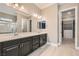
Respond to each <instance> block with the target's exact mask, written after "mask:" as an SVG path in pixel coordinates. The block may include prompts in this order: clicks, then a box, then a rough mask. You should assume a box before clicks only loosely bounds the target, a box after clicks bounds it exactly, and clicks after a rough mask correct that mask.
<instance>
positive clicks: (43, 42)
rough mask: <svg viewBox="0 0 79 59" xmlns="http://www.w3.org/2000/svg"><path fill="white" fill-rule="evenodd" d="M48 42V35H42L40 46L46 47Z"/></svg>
mask: <svg viewBox="0 0 79 59" xmlns="http://www.w3.org/2000/svg"><path fill="white" fill-rule="evenodd" d="M46 42H47V34H42V35H40V46H42V45H44V44H45V43H46Z"/></svg>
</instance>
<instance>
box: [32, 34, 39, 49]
mask: <svg viewBox="0 0 79 59" xmlns="http://www.w3.org/2000/svg"><path fill="white" fill-rule="evenodd" d="M39 38H40V36H39V35H37V36H33V50H35V49H37V48H38V47H39V45H40V44H39V42H40V41H39Z"/></svg>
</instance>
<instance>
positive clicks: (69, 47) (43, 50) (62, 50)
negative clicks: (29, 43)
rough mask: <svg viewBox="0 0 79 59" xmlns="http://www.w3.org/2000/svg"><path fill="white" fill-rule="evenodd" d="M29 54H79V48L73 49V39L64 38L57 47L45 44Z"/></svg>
mask: <svg viewBox="0 0 79 59" xmlns="http://www.w3.org/2000/svg"><path fill="white" fill-rule="evenodd" d="M29 56H79V50H76V49H75V47H74V41H73V40H64V41H63V43H62V45H60V46H58V47H54V46H51V45H49V44H46V45H44V46H42V47H40V48H38V49H37V50H36V51H34V52H32V53H31V54H29Z"/></svg>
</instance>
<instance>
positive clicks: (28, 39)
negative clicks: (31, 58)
mask: <svg viewBox="0 0 79 59" xmlns="http://www.w3.org/2000/svg"><path fill="white" fill-rule="evenodd" d="M27 41H32V37H28V38H21V39H20V40H19V42H20V43H23V42H27Z"/></svg>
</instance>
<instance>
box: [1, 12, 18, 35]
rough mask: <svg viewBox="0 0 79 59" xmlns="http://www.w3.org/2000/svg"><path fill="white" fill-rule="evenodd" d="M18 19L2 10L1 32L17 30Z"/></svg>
mask: <svg viewBox="0 0 79 59" xmlns="http://www.w3.org/2000/svg"><path fill="white" fill-rule="evenodd" d="M16 20H17V17H16V16H14V15H10V14H6V13H3V12H0V34H5V33H13V32H16Z"/></svg>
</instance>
